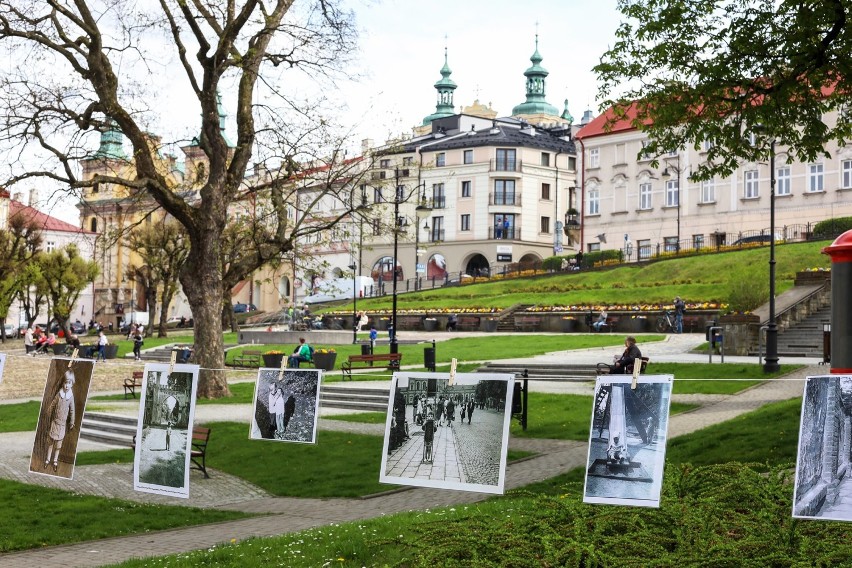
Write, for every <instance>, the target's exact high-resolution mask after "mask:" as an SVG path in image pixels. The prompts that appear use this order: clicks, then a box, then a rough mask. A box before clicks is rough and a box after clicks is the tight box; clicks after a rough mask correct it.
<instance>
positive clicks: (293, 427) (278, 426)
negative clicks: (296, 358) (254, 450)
mask: <svg viewBox="0 0 852 568" xmlns="http://www.w3.org/2000/svg"><path fill="white" fill-rule="evenodd" d="M321 381H322V371H320V370H316V369H305V370H301V369H284V370H281V369H270V368H264V369H260V371H258V373H257V384H256V385H255V389H254V414H253V415H252V420H251V429H250V431H249V438H251V439H252V440H273V441H277V442H301V443H304V444H315V443H316V438H317V419H318V417H319V400H320V382H321Z"/></svg>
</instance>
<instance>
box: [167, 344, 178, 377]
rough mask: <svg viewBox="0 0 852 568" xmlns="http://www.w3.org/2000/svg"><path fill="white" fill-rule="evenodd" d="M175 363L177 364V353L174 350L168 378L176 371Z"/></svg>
mask: <svg viewBox="0 0 852 568" xmlns="http://www.w3.org/2000/svg"><path fill="white" fill-rule="evenodd" d="M175 363H177V351H175V350H174V349H172V358H171V360H170V361H169V374H168V375H167V376H171V374H172V371H174V370H175Z"/></svg>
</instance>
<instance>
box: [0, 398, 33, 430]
mask: <svg viewBox="0 0 852 568" xmlns="http://www.w3.org/2000/svg"><path fill="white" fill-rule="evenodd" d="M40 408H41V402H38V401H35V400H33V401H30V402H19V403H17V404H0V432H27V431H29V430H35V429H36V426H38V411H39V409H40Z"/></svg>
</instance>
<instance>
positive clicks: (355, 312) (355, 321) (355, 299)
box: [349, 255, 358, 345]
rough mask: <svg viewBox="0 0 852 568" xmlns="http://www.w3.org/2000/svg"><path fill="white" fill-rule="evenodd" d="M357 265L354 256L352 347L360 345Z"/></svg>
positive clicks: (352, 267)
mask: <svg viewBox="0 0 852 568" xmlns="http://www.w3.org/2000/svg"><path fill="white" fill-rule="evenodd" d="M357 268H358V267H357V266H356V265H355V256H354V255H353V256H352V264H350V265H349V269H350V270H351V271H352V345H355V344H356V343H358V291H357V289H356V288H357V286H356V285H355V277H356V275H357V272H356V269H357Z"/></svg>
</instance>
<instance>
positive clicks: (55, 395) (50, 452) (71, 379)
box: [30, 358, 94, 479]
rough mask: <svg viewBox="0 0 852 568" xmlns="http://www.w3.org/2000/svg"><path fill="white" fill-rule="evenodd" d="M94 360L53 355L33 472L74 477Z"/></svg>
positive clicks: (36, 440)
mask: <svg viewBox="0 0 852 568" xmlns="http://www.w3.org/2000/svg"><path fill="white" fill-rule="evenodd" d="M93 369H94V361H92V360H91V359H74V360H72V359H66V358H54V359H52V360H51V361H50V369H49V370H48V372H47V383H46V384H45V387H44V395H43V396H42V398H41V410H40V411H39V415H38V425H37V426H36V434H35V441H34V442H33V453H32V456H31V457H30V471H31V472H32V473H42V474H45V475H52V476H55V477H64V478H66V479H73V477H74V464H75V463H76V461H77V442H78V441H79V439H80V425H81V424H82V423H83V413H84V412H85V411H86V399H87V398H88V396H89V385H90V384H91V383H92V371H93Z"/></svg>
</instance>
